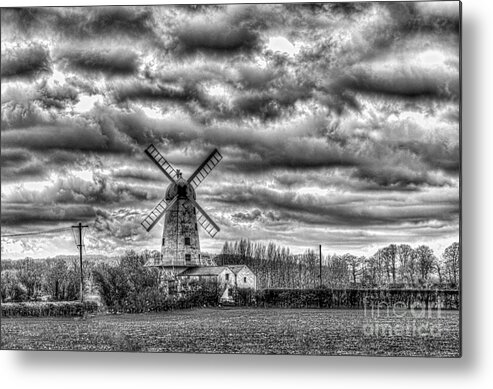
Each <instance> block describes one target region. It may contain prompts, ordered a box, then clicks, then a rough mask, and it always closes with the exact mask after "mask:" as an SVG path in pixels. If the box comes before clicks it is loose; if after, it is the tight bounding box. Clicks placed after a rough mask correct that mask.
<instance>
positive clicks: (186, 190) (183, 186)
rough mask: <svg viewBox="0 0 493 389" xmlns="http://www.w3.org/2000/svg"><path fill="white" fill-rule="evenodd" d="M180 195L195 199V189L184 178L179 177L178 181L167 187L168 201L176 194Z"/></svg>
mask: <svg viewBox="0 0 493 389" xmlns="http://www.w3.org/2000/svg"><path fill="white" fill-rule="evenodd" d="M177 194H178V195H179V196H180V197H192V198H193V199H195V198H196V197H195V190H194V189H193V187H192V185H190V184H189V183H188V182H187V180H185V179H184V178H179V179H178V180H176V183H174V182H172V183H171V184H169V185H168V188H166V201H169V200H172V199H173V198H174V197H175V196H176V195H177Z"/></svg>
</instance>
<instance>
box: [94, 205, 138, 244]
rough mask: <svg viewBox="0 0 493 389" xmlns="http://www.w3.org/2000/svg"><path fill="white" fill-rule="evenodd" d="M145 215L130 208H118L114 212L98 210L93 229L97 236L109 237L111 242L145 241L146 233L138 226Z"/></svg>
mask: <svg viewBox="0 0 493 389" xmlns="http://www.w3.org/2000/svg"><path fill="white" fill-rule="evenodd" d="M144 217H145V214H144V213H142V212H137V211H135V210H134V209H131V208H119V209H117V210H114V211H106V210H103V209H98V210H97V212H96V219H95V221H94V225H93V228H94V230H95V231H96V232H97V233H98V234H102V235H103V236H108V237H111V240H112V241H113V242H115V241H117V242H118V241H121V242H122V243H123V242H124V241H128V240H137V239H139V240H141V241H142V240H145V239H146V234H147V232H146V231H145V230H144V229H143V228H142V225H141V224H140V223H141V221H142V219H143V218H144Z"/></svg>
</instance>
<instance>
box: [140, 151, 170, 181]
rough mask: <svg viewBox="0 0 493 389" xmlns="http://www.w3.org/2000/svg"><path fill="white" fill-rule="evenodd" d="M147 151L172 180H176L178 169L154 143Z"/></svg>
mask: <svg viewBox="0 0 493 389" xmlns="http://www.w3.org/2000/svg"><path fill="white" fill-rule="evenodd" d="M145 153H146V154H147V156H148V157H149V158H150V159H151V160H152V162H154V163H155V164H156V165H157V167H158V168H159V169H161V171H162V172H163V173H164V174H165V175H166V177H168V179H169V180H170V181H171V182H175V177H176V170H175V169H174V168H173V166H171V165H170V163H169V162H168V161H167V160H166V158H164V157H163V156H162V155H161V153H160V152H159V151H158V150H157V149H156V148H155V147H154V145H152V144H151V145H150V146H149V147H148V148H147V149H146V150H145Z"/></svg>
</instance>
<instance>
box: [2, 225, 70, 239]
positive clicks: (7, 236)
mask: <svg viewBox="0 0 493 389" xmlns="http://www.w3.org/2000/svg"><path fill="white" fill-rule="evenodd" d="M70 229H71V227H64V228H55V229H52V230H45V231H33V232H23V233H20V234H5V235H1V237H2V238H10V237H15V236H31V235H44V234H53V233H55V232H62V231H68V230H70Z"/></svg>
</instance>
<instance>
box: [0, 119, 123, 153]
mask: <svg viewBox="0 0 493 389" xmlns="http://www.w3.org/2000/svg"><path fill="white" fill-rule="evenodd" d="M120 135H121V134H119V133H118V132H117V131H116V130H113V129H111V128H110V127H105V126H95V125H92V124H91V123H87V122H85V121H83V120H82V121H81V120H76V121H69V120H59V121H56V122H54V123H52V124H49V125H40V126H36V127H31V128H27V129H17V130H15V131H8V132H5V133H4V134H3V135H2V145H3V146H4V147H25V148H28V149H31V150H50V149H65V150H85V151H92V152H101V153H105V152H108V153H111V152H120V153H121V152H129V151H131V150H132V149H131V147H130V146H129V145H128V144H127V143H125V142H124V141H123V140H122V139H120V137H119V136H120Z"/></svg>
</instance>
